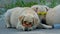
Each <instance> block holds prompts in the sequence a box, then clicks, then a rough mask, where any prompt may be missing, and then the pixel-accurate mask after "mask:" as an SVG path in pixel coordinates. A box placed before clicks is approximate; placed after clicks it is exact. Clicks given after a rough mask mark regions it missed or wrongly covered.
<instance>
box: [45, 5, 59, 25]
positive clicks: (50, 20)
mask: <svg viewBox="0 0 60 34" xmlns="http://www.w3.org/2000/svg"><path fill="white" fill-rule="evenodd" d="M46 22H47V24H48V25H51V26H52V25H54V24H60V5H58V6H56V7H54V8H53V9H51V10H49V11H48V12H47V15H46Z"/></svg>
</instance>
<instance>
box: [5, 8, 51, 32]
mask: <svg viewBox="0 0 60 34" xmlns="http://www.w3.org/2000/svg"><path fill="white" fill-rule="evenodd" d="M5 21H6V26H7V27H16V29H18V30H24V31H29V30H34V29H36V27H40V28H52V27H51V26H47V25H44V24H41V22H40V20H39V17H38V15H37V13H36V12H35V11H34V10H33V9H32V8H29V7H27V8H21V7H16V8H13V9H9V10H7V12H6V13H5Z"/></svg>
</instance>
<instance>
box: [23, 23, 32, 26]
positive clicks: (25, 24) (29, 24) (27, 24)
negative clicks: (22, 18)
mask: <svg viewBox="0 0 60 34" xmlns="http://www.w3.org/2000/svg"><path fill="white" fill-rule="evenodd" d="M22 25H23V26H24V27H32V24H31V23H27V22H23V23H22Z"/></svg>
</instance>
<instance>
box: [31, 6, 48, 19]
mask: <svg viewBox="0 0 60 34" xmlns="http://www.w3.org/2000/svg"><path fill="white" fill-rule="evenodd" d="M31 8H32V9H33V10H35V12H36V13H37V14H38V15H39V18H40V19H44V18H45V16H46V14H47V11H48V10H49V7H47V6H45V5H33V6H32V7H31Z"/></svg>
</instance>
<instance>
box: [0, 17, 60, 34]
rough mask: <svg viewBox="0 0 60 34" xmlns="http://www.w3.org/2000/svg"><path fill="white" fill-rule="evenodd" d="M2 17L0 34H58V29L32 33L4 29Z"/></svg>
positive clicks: (0, 19) (0, 18)
mask: <svg viewBox="0 0 60 34" xmlns="http://www.w3.org/2000/svg"><path fill="white" fill-rule="evenodd" d="M3 17H4V16H1V17H0V34H60V29H38V30H34V31H18V30H16V29H12V28H10V29H7V28H6V27H5V22H4V18H3Z"/></svg>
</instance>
